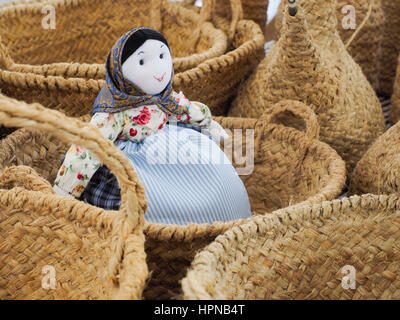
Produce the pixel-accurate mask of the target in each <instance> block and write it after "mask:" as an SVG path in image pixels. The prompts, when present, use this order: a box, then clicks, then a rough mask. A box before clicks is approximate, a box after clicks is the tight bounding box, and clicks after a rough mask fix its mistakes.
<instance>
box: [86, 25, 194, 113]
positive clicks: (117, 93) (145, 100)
mask: <svg viewBox="0 0 400 320" xmlns="http://www.w3.org/2000/svg"><path fill="white" fill-rule="evenodd" d="M144 29H148V28H135V29H132V30H130V31H128V32H127V33H125V34H124V35H123V36H122V37H121V38H119V39H118V41H117V42H116V43H115V45H114V46H113V47H112V49H111V51H110V53H109V55H108V58H107V63H106V84H105V85H104V87H103V88H102V89H101V91H100V93H99V95H98V96H97V99H96V101H95V102H94V107H93V113H92V114H95V113H97V112H108V113H117V112H122V111H125V110H128V109H132V108H135V107H139V106H143V105H154V104H155V105H157V106H159V108H160V109H161V110H162V111H164V112H166V113H167V114H169V115H175V116H180V115H184V114H189V110H188V107H185V106H180V105H179V104H178V103H177V102H176V101H175V99H174V98H173V97H172V92H173V89H172V81H173V78H174V71H172V76H171V80H170V82H169V83H168V85H167V87H166V88H165V90H164V91H163V92H161V93H160V94H156V95H146V94H145V93H144V92H143V91H142V90H141V89H139V87H137V86H136V85H135V84H133V83H132V82H130V81H129V80H128V79H125V78H124V76H123V74H122V63H121V56H122V53H123V49H124V45H125V43H126V42H127V40H128V39H129V38H130V37H132V36H134V34H135V33H136V32H137V31H139V30H144Z"/></svg>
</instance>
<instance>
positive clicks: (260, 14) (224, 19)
mask: <svg viewBox="0 0 400 320" xmlns="http://www.w3.org/2000/svg"><path fill="white" fill-rule="evenodd" d="M213 1H215V2H214V6H215V7H214V8H211V10H209V8H207V6H209V5H211V4H212V2H211V1H207V0H204V1H203V8H204V7H206V8H205V9H204V10H207V11H209V12H210V13H211V19H213V20H214V21H216V22H217V23H218V22H219V23H220V24H221V23H222V27H223V28H225V30H227V29H228V28H229V26H230V24H233V23H234V22H233V21H232V16H238V15H239V14H240V15H241V14H242V13H240V12H241V10H242V12H243V18H244V19H246V20H253V21H255V22H256V23H257V24H258V25H259V26H260V28H261V30H262V31H263V32H264V30H265V27H266V24H267V10H268V2H269V1H268V0H246V1H241V6H242V9H240V5H239V2H240V0H238V1H228V0H213ZM194 3H195V1H193V0H183V4H184V5H185V6H186V7H190V8H192V9H194V10H196V11H198V12H199V11H200V9H199V8H196V7H193V5H194Z"/></svg>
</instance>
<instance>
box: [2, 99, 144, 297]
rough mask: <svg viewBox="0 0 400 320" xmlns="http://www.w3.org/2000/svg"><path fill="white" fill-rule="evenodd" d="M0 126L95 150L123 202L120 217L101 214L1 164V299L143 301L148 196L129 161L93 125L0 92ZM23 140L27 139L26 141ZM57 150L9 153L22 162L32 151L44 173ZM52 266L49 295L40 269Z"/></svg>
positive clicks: (32, 147) (38, 148) (26, 170)
mask: <svg viewBox="0 0 400 320" xmlns="http://www.w3.org/2000/svg"><path fill="white" fill-rule="evenodd" d="M0 123H2V124H7V125H13V126H16V127H20V126H26V127H31V128H36V129H41V130H45V131H48V132H51V133H52V134H54V136H56V137H57V138H59V139H61V140H62V141H64V142H65V143H71V142H74V143H79V144H80V145H83V146H85V147H87V148H90V149H91V150H94V151H95V152H96V155H97V156H99V158H100V159H101V160H102V162H103V163H104V164H106V165H107V166H108V167H109V168H110V170H112V171H113V172H114V174H116V175H117V176H118V178H119V181H121V187H122V191H121V194H122V202H123V205H122V207H121V210H120V211H119V212H117V211H104V210H102V209H98V208H94V207H91V206H89V205H86V204H85V203H83V202H80V201H77V200H74V199H65V198H61V197H59V196H57V195H56V194H55V192H54V191H53V189H52V186H51V185H50V184H49V183H48V182H47V181H46V180H44V179H43V178H41V177H40V176H39V175H38V174H37V173H36V172H35V171H34V170H33V169H32V168H29V167H25V166H21V167H9V168H4V167H3V168H2V169H1V170H0V171H1V173H2V174H1V175H0V299H114V298H116V299H140V298H141V296H142V291H143V287H144V285H145V281H146V278H147V276H148V269H147V265H146V260H145V259H146V255H145V252H144V235H143V226H144V212H145V210H146V199H145V196H144V189H143V187H142V185H141V183H140V182H139V180H138V177H137V175H136V173H135V172H134V170H133V168H132V165H131V164H130V162H129V161H128V160H127V159H126V157H124V155H123V154H122V152H120V151H119V150H117V148H115V147H114V146H113V145H112V143H111V142H109V141H107V140H105V139H104V138H102V137H100V136H101V134H100V132H99V131H98V130H97V129H95V128H94V127H92V126H88V125H85V124H83V123H82V122H79V121H77V120H72V119H68V118H66V117H65V116H63V115H62V114H60V113H59V112H56V111H51V110H47V109H44V108H43V107H41V106H40V105H38V104H35V105H27V104H25V103H22V102H18V101H16V100H11V99H9V98H6V97H4V96H2V95H1V96H0ZM28 132H31V133H32V135H33V132H37V131H33V130H31V131H28V130H27V131H26V133H28ZM31 138H32V136H31ZM53 139H54V138H53ZM28 140H29V136H28V137H27V140H25V141H24V142H28ZM30 142H31V143H34V141H33V139H31V141H30ZM59 145H61V142H59ZM46 146H49V147H50V149H49V150H47V149H46ZM15 147H17V146H15ZM54 147H55V145H53V146H51V145H49V144H48V145H46V144H42V145H40V146H38V145H36V149H35V145H28V144H26V145H24V146H23V145H19V146H18V148H20V149H21V150H20V151H22V152H23V149H24V148H26V149H27V151H28V153H27V154H24V153H15V154H12V153H11V154H9V155H8V156H9V157H13V158H14V159H16V157H22V158H24V157H25V156H26V157H29V156H31V155H32V154H29V151H35V152H37V153H35V156H36V158H42V166H41V167H43V169H44V168H45V167H46V166H48V165H51V163H49V164H47V163H46V162H45V161H46V158H45V156H46V154H44V153H43V151H44V150H47V151H48V152H49V153H51V152H52V151H53V152H56V148H54ZM7 151H9V152H10V151H11V150H9V149H7V148H5V146H4V145H2V148H1V153H2V156H4V155H5V152H7ZM53 156H54V155H53ZM57 160H58V161H59V160H60V159H59V158H58V159H57ZM32 164H34V163H32ZM10 165H11V162H10ZM50 269H52V270H53V271H54V273H52V274H53V276H55V285H56V286H55V287H54V288H52V289H50V290H46V289H49V288H46V287H43V283H45V284H46V283H47V282H46V281H45V276H44V275H43V274H42V272H43V271H45V272H44V273H45V274H46V273H47V272H49V271H48V270H50ZM42 278H43V279H42Z"/></svg>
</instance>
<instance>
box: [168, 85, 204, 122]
mask: <svg viewBox="0 0 400 320" xmlns="http://www.w3.org/2000/svg"><path fill="white" fill-rule="evenodd" d="M173 95H174V98H175V99H176V101H177V102H178V103H179V104H180V105H186V106H188V107H189V115H183V116H169V117H168V121H169V122H185V123H188V124H192V125H195V126H198V127H200V128H209V127H210V125H211V121H212V114H211V111H210V108H208V107H207V106H206V105H205V104H203V103H201V102H196V101H189V99H187V98H186V97H185V96H184V94H183V93H182V92H180V93H176V92H174V93H173Z"/></svg>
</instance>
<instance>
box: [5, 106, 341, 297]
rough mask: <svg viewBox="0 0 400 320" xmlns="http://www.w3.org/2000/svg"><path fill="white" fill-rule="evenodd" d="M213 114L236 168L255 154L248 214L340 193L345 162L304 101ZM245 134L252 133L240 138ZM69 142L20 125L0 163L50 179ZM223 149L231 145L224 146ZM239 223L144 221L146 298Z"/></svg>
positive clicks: (172, 284) (171, 287)
mask: <svg viewBox="0 0 400 320" xmlns="http://www.w3.org/2000/svg"><path fill="white" fill-rule="evenodd" d="M282 112H293V113H294V114H296V115H297V116H299V117H300V118H302V119H303V120H304V122H305V124H306V126H305V127H306V132H305V133H304V132H301V131H298V130H296V129H294V128H290V127H285V126H284V125H282V124H279V123H277V121H278V116H279V114H280V113H282ZM216 120H217V121H218V122H220V124H221V125H222V126H223V127H224V128H226V129H230V130H231V131H232V133H233V138H232V140H233V147H232V149H233V150H234V155H235V156H234V158H233V160H234V164H235V165H236V166H237V167H238V168H242V167H243V165H242V163H241V162H242V160H243V159H242V157H243V156H246V154H248V155H249V156H250V159H251V155H254V171H253V172H252V173H251V174H250V175H248V176H243V181H244V184H245V186H246V188H247V191H248V194H249V197H250V202H251V206H252V210H253V212H254V214H264V213H266V212H271V211H273V210H276V209H279V208H282V207H287V206H288V205H291V204H295V203H299V202H303V201H306V202H307V203H319V202H322V201H324V200H331V199H334V198H336V197H337V196H338V195H340V193H341V191H342V188H343V186H344V184H345V180H346V173H345V164H344V162H343V160H342V159H341V158H340V157H339V156H338V154H337V153H336V152H335V151H334V150H333V149H332V148H330V147H329V146H328V145H326V144H324V143H322V142H319V141H318V140H316V139H315V138H317V137H318V124H317V121H316V118H315V115H314V114H313V113H312V112H311V111H310V109H308V108H307V107H306V106H305V105H303V104H301V103H298V102H290V101H287V102H282V103H280V104H278V105H277V106H276V108H275V112H274V113H272V114H271V115H268V116H266V117H264V118H262V119H241V118H225V117H218V118H216ZM235 129H236V130H238V132H236V131H235ZM253 130H254V131H253ZM252 132H253V133H254V147H255V148H254V151H252V148H251V147H252V144H251V143H252V139H251V137H252V134H253V133H252ZM248 134H249V135H250V138H246V137H247V135H248ZM247 142H249V143H250V144H249V143H247ZM67 148H68V146H67V145H66V144H64V143H62V142H60V141H59V140H57V139H55V138H53V137H51V136H49V135H47V134H45V133H43V132H40V131H32V130H28V129H21V130H19V131H17V132H14V133H13V134H11V135H10V136H8V137H7V138H6V139H4V140H3V141H1V142H0V168H6V167H8V166H12V165H27V166H31V167H33V168H34V169H35V170H37V171H38V172H39V173H40V174H41V176H42V177H43V178H45V179H46V180H47V181H49V182H50V183H53V181H54V179H55V177H56V175H57V171H58V169H59V166H60V162H61V159H62V156H63V155H64V153H65V152H66V150H67ZM224 148H225V150H229V146H227V145H226V146H225V147H224ZM246 150H249V151H246ZM228 155H229V154H228ZM236 155H237V156H236ZM250 164H251V163H250ZM0 170H1V169H0ZM240 223H243V221H233V222H229V223H220V222H216V223H214V224H213V225H197V224H192V225H189V226H175V225H158V224H150V223H146V224H145V231H144V232H145V235H146V244H145V246H146V253H147V262H148V266H149V269H150V271H151V273H152V275H151V279H150V281H149V283H148V285H147V288H146V290H145V292H144V296H145V298H148V299H169V298H174V297H179V295H180V283H179V281H180V280H181V279H182V278H183V277H184V276H185V274H186V270H187V268H188V267H189V265H190V263H191V261H192V259H193V257H194V255H195V254H196V253H197V252H198V251H199V250H201V249H202V248H204V247H205V246H206V245H207V244H209V243H210V242H212V241H213V240H214V239H215V238H216V237H217V236H218V235H220V234H222V233H223V232H225V231H226V230H228V229H229V228H231V227H232V226H234V225H238V224H240Z"/></svg>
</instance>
